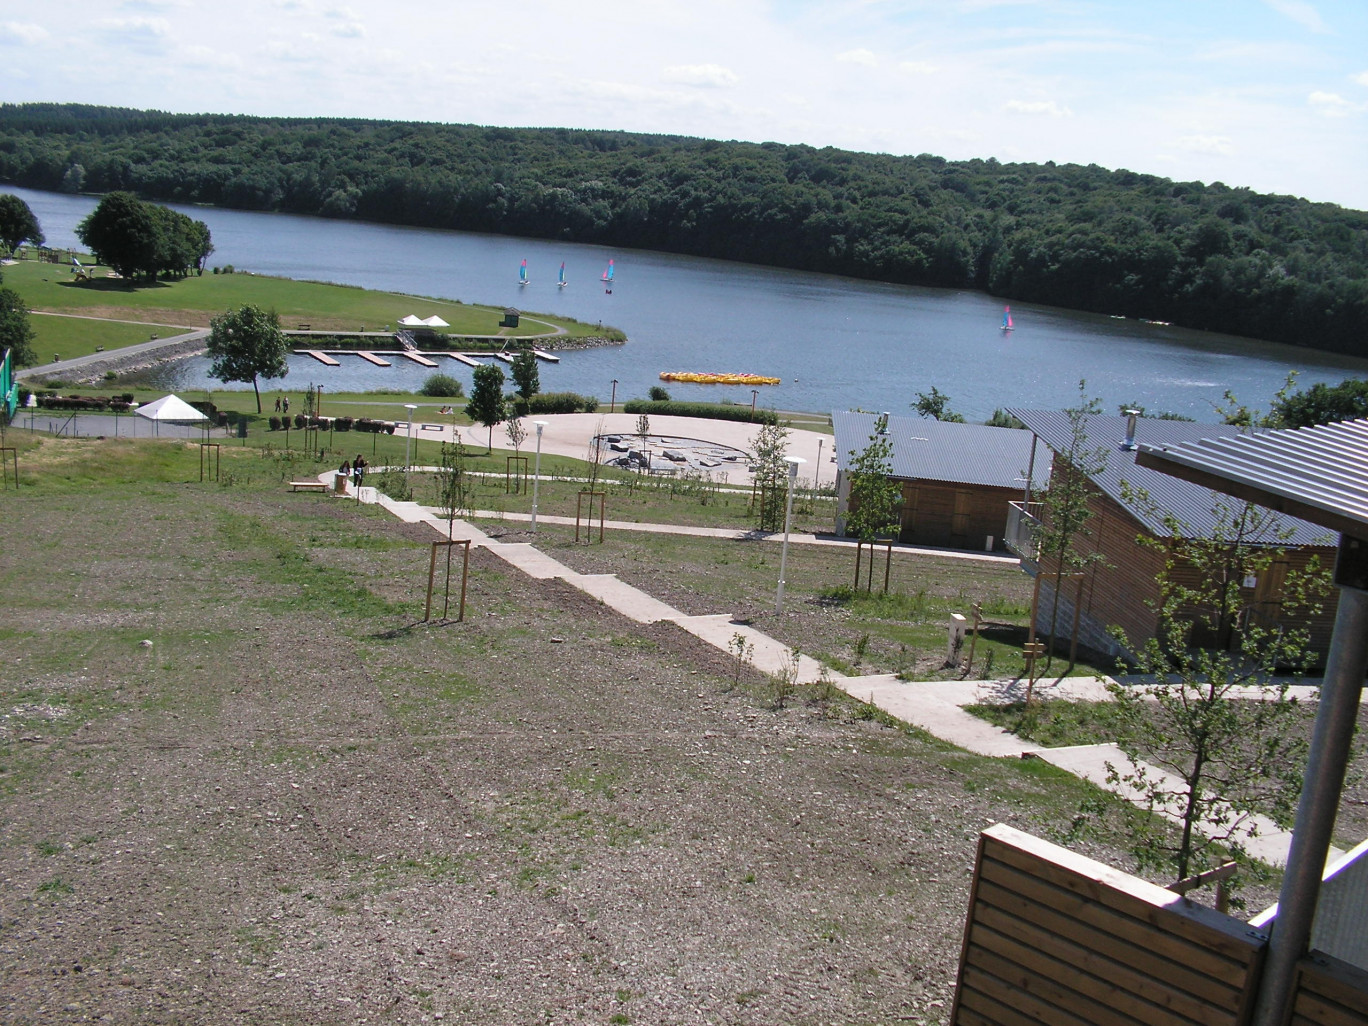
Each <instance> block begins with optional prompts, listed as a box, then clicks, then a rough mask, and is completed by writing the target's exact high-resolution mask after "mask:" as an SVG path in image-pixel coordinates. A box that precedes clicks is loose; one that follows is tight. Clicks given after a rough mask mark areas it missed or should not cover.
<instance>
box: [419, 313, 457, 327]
mask: <svg viewBox="0 0 1368 1026" xmlns="http://www.w3.org/2000/svg"><path fill="white" fill-rule="evenodd" d="M423 323H424V324H426V325H427V326H428V327H429V328H449V327H451V325H449V324H447V322H446V321H444V320H442V319H441V318H440V317H438V316H437V315H436V314H433V315H432V316H431V317H426V318H424V319H423Z"/></svg>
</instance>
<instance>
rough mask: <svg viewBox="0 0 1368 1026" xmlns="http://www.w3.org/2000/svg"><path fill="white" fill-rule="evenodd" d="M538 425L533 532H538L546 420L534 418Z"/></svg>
mask: <svg viewBox="0 0 1368 1026" xmlns="http://www.w3.org/2000/svg"><path fill="white" fill-rule="evenodd" d="M532 423H533V424H535V425H536V427H537V462H536V463H535V464H534V465H533V469H532V533H533V534H536V533H537V486H538V485H540V484H541V440H542V432H543V431H544V430H546V421H544V420H534V421H533V422H532Z"/></svg>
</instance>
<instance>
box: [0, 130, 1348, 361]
mask: <svg viewBox="0 0 1368 1026" xmlns="http://www.w3.org/2000/svg"><path fill="white" fill-rule="evenodd" d="M0 180H2V181H7V182H12V183H15V184H18V185H23V186H28V187H30V188H36V189H65V190H68V191H78V192H108V191H111V190H116V189H126V190H131V191H134V192H136V193H138V194H139V195H141V196H144V197H148V198H151V199H158V200H168V201H182V202H194V203H210V204H215V205H218V206H224V207H234V208H238V209H245V210H278V211H289V212H291V213H300V214H321V215H323V216H325V217H339V218H358V219H364V220H369V221H379V222H388V223H394V224H407V225H420V226H425V227H433V228H458V229H464V230H469V231H482V232H498V233H503V234H508V235H521V236H532V237H540V238H557V239H566V240H568V241H573V242H593V243H603V244H609V245H615V246H623V247H632V248H639V249H651V250H663V251H668V252H673V253H688V254H694V255H697V256H708V257H718V258H722V259H728V260H743V261H748V262H752V263H758V264H770V265H775V266H782V267H792V268H799V269H803V270H812V271H826V272H831V273H836V274H845V275H850V276H853V277H858V278H871V279H877V280H883V281H892V282H901V283H909V284H921V285H939V286H948V287H953V288H977V289H984V290H986V291H988V292H990V293H992V294H993V295H997V296H1002V297H1003V298H1005V299H1017V300H1025V301H1029V302H1037V303H1049V304H1053V305H1057V306H1063V307H1070V308H1073V309H1080V310H1091V311H1095V312H1098V313H1107V314H1124V315H1126V316H1129V317H1144V318H1149V319H1152V320H1164V321H1172V322H1173V323H1175V324H1183V325H1187V326H1190V327H1196V328H1207V329H1211V330H1217V331H1225V332H1230V333H1232V334H1237V335H1248V336H1252V337H1256V338H1266V339H1273V340H1275V341H1280V342H1290V343H1293V344H1296V345H1303V346H1312V347H1315V348H1320V349H1329V350H1334V351H1337V352H1343V353H1354V354H1360V355H1368V213H1364V212H1361V211H1354V210H1347V209H1344V208H1341V207H1338V206H1336V205H1334V204H1328V203H1311V202H1308V201H1306V200H1301V199H1296V198H1294V197H1290V196H1273V195H1262V194H1259V193H1255V192H1251V191H1250V190H1248V189H1240V188H1229V187H1227V186H1225V185H1222V184H1220V183H1213V184H1211V185H1203V184H1201V183H1194V182H1173V181H1170V180H1169V179H1166V178H1158V177H1154V176H1151V175H1141V174H1135V173H1132V172H1129V171H1108V170H1106V169H1104V168H1100V167H1097V166H1096V165H1090V166H1087V167H1081V166H1078V165H1055V164H1053V163H1047V164H1001V163H998V162H997V161H995V160H991V159H990V160H970V161H947V160H943V159H941V158H939V157H933V156H929V155H926V154H923V155H921V156H917V157H894V156H889V155H886V154H869V153H853V152H848V151H844V150H836V149H830V148H827V149H814V148H812V147H809V146H786V145H780V144H778V143H759V144H753V143H738V142H714V141H709V140H704V139H690V138H683V137H676V136H661V135H640V134H633V133H626V132H600V131H579V130H569V129H506V128H479V127H475V126H469V125H437V124H422V123H400V122H382V121H359V120H350V119H329V118H319V119H286V118H258V117H245V116H234V115H171V114H163V113H158V112H152V111H134V110H122V109H115V108H105V107H92V106H78V105H58V104H21V105H14V104H4V105H2V106H0Z"/></svg>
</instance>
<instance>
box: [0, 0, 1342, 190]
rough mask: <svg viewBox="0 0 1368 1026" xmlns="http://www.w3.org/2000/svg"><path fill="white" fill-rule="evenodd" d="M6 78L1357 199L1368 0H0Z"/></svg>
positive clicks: (193, 108) (167, 105)
mask: <svg viewBox="0 0 1368 1026" xmlns="http://www.w3.org/2000/svg"><path fill="white" fill-rule="evenodd" d="M0 83H3V88H2V89H0V96H3V98H4V99H5V100H7V101H10V102H21V101H29V100H46V101H79V102H85V103H97V104H109V105H114V106H127V107H150V108H157V109H160V110H170V111H177V112H201V111H207V112H226V113H245V114H263V115H335V116H349V117H367V118H396V119H404V120H408V119H414V120H423V121H444V122H461V123H473V124H482V125H511V126H525V125H532V126H565V127H573V128H605V129H626V130H630V131H641V132H662V133H669V134H680V135H697V136H705V137H710V138H719V139H747V140H753V141H762V140H777V141H779V142H788V143H798V142H802V143H809V144H811V145H814V146H825V145H831V146H839V147H845V148H849V149H858V150H876V151H882V152H890V153H934V154H938V155H940V156H945V157H949V158H952V159H962V158H968V157H996V158H998V159H999V160H1003V161H1011V160H1032V161H1044V160H1055V161H1059V162H1061V163H1062V162H1066V161H1067V162H1077V163H1084V164H1087V163H1096V164H1100V165H1102V166H1104V167H1109V168H1118V167H1125V168H1129V169H1131V170H1134V171H1143V172H1148V173H1152V174H1159V175H1164V176H1167V177H1171V178H1176V179H1183V180H1189V179H1198V180H1201V181H1207V182H1210V181H1214V180H1220V181H1223V182H1225V183H1226V184H1227V185H1239V186H1249V187H1251V188H1254V189H1257V190H1259V191H1266V192H1282V193H1292V194H1294V195H1298V196H1305V197H1308V198H1310V199H1314V200H1325V201H1330V202H1335V203H1340V204H1342V205H1345V206H1350V207H1355V208H1358V209H1368V3H1366V2H1364V0H1188V2H1186V3H1176V2H1167V0H1158V2H1156V0H1128V2H1123V0H1115V2H1113V0H934V2H931V0H927V2H922V0H828V2H821V3H817V2H777V0H776V2H760V0H632V2H625V0H617V2H610V0H601V2H599V3H595V4H592V5H591V4H585V3H574V2H564V0H562V2H559V3H548V2H544V0H521V2H517V3H511V2H507V0H504V2H488V3H484V2H482V3H469V2H463V0H454V2H448V3H445V4H434V3H430V2H415V0H387V2H386V3H383V4H381V3H378V2H370V0H350V2H348V3H341V2H332V0H235V2H233V3H224V2H222V0H218V2H213V3H208V2H202V0H126V2H118V0H101V2H89V0H69V2H64V3H60V4H57V3H51V4H43V5H37V4H32V3H24V4H19V3H15V2H13V0H0Z"/></svg>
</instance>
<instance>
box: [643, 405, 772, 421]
mask: <svg viewBox="0 0 1368 1026" xmlns="http://www.w3.org/2000/svg"><path fill="white" fill-rule="evenodd" d="M622 412H623V413H648V414H650V415H651V416H653V417H654V416H662V417H707V418H709V419H711V420H741V421H748V422H749V421H754V422H755V423H756V424H778V423H779V415H778V414H777V413H775V412H774V411H773V410H756V411H755V415H754V416H752V415H751V408H750V407H749V406H734V405H731V404H728V403H685V402H675V401H674V400H669V401H665V402H651V401H649V400H646V399H632V400H631V401H629V402H626V403H623V404H622Z"/></svg>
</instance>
